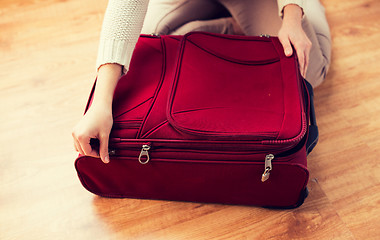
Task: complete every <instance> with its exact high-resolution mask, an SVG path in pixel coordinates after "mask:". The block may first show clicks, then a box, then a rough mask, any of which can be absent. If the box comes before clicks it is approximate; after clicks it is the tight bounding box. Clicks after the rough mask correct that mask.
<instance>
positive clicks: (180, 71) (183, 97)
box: [168, 33, 301, 140]
mask: <svg viewBox="0 0 380 240" xmlns="http://www.w3.org/2000/svg"><path fill="white" fill-rule="evenodd" d="M199 34H200V33H198V35H197V33H195V34H194V35H195V36H194V37H192V34H190V35H187V36H185V37H184V39H183V42H182V48H181V51H180V55H179V62H178V66H177V73H176V77H175V79H174V82H173V88H172V91H171V96H170V100H169V105H168V120H169V122H170V124H171V125H172V126H173V127H175V128H176V129H177V130H179V131H181V132H184V133H188V134H196V135H201V136H204V137H206V138H211V139H213V138H218V139H236V140H244V139H247V140H275V139H277V138H278V135H279V132H280V131H281V129H282V128H283V123H284V118H285V117H286V110H287V108H289V107H293V108H294V109H295V110H297V109H298V110H299V112H300V106H299V105H298V106H285V103H286V101H284V95H285V93H284V91H286V90H287V87H285V86H284V84H285V83H284V79H283V74H282V71H281V70H282V69H281V67H282V66H281V61H280V57H279V56H275V55H273V51H274V47H273V44H272V41H270V40H267V39H262V40H261V38H259V37H252V38H251V42H250V44H251V46H252V49H253V50H255V47H257V46H259V47H260V49H261V50H260V51H259V53H258V54H257V55H258V56H251V57H249V56H250V55H247V53H246V51H243V50H247V49H248V46H249V44H248V43H247V38H244V40H242V41H244V44H245V45H244V47H245V48H243V49H242V51H241V52H242V54H241V57H239V53H234V54H233V56H232V57H228V56H226V53H225V52H224V51H223V52H222V53H220V54H219V53H218V52H217V50H215V49H219V48H218V47H214V48H213V49H209V48H207V47H208V46H206V47H205V46H203V45H202V44H203V43H204V42H207V41H205V40H204V37H205V36H206V38H207V37H208V36H209V35H207V34H206V35H204V36H199ZM212 37H215V36H212ZM198 38H200V39H202V41H197V40H198ZM217 43H219V44H224V47H225V48H227V49H229V48H236V49H238V46H239V44H241V42H239V41H238V40H236V39H234V40H233V41H229V39H228V38H223V37H222V40H221V41H220V42H219V41H217ZM257 43H259V44H257ZM262 48H267V49H268V50H267V51H265V50H263V49H262ZM265 52H268V53H269V54H268V55H266V54H265ZM252 54H254V51H253V52H252ZM296 80H297V79H295V80H294V81H296ZM298 97H299V96H298ZM294 123H296V124H297V123H298V125H299V126H301V116H299V119H296V121H295V122H294ZM298 132H300V130H298Z"/></svg>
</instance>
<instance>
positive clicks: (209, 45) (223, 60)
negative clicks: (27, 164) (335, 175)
mask: <svg viewBox="0 0 380 240" xmlns="http://www.w3.org/2000/svg"><path fill="white" fill-rule="evenodd" d="M283 52H284V51H283V48H282V46H281V44H280V42H279V40H278V39H277V38H276V37H265V36H263V37H247V36H232V35H221V34H212V33H204V32H192V33H189V34H187V35H185V36H160V37H158V36H149V35H141V37H140V38H139V41H138V43H137V45H136V48H135V51H134V54H133V57H132V61H131V65H130V70H129V71H128V73H127V74H126V75H125V76H123V77H122V78H121V79H120V80H119V82H118V85H117V87H116V90H115V94H114V100H113V117H114V125H113V128H112V131H111V135H110V142H109V144H110V145H109V148H110V163H109V164H104V163H103V162H102V161H101V160H100V159H98V158H93V157H88V156H79V157H78V158H77V160H76V161H75V167H76V170H77V172H78V176H79V179H80V181H81V183H82V184H83V186H84V187H85V188H86V189H87V190H88V191H90V192H92V193H94V194H97V195H100V196H103V197H117V198H124V197H128V198H142V199H162V200H178V201H191V202H204V203H224V204H242V205H257V206H265V207H284V208H285V207H297V206H299V205H300V204H302V203H303V201H304V199H305V197H306V196H307V188H306V185H307V182H308V178H309V172H308V170H307V159H306V156H307V153H308V152H310V151H311V149H312V148H313V147H314V145H315V144H316V142H317V137H318V131H317V127H316V125H315V117H314V111H313V108H312V96H311V93H312V88H311V87H310V85H309V84H308V83H307V82H306V81H305V80H304V79H303V78H302V76H301V75H300V73H299V69H298V62H297V59H296V57H295V56H292V57H286V56H285V55H284V53H283ZM94 89H95V85H94V88H93V90H92V93H91V96H90V99H89V102H88V104H87V109H88V108H89V107H90V105H91V100H92V95H93V92H94ZM95 145H96V144H95ZM94 147H96V146H94Z"/></svg>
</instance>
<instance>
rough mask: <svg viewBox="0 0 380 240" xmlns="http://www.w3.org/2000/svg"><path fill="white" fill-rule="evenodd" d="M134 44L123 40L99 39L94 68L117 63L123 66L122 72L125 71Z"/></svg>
mask: <svg viewBox="0 0 380 240" xmlns="http://www.w3.org/2000/svg"><path fill="white" fill-rule="evenodd" d="M135 45H136V43H130V42H127V41H123V40H115V39H102V40H100V43H99V50H98V57H97V60H96V70H98V69H99V67H100V66H102V65H104V64H107V63H117V64H120V65H122V66H123V73H126V72H127V71H128V68H129V63H130V61H131V58H132V53H133V50H134V48H135Z"/></svg>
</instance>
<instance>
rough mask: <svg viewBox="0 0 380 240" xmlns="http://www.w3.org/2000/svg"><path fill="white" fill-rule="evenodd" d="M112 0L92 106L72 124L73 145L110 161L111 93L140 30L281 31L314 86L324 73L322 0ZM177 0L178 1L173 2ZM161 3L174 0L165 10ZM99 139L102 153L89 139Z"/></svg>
mask: <svg viewBox="0 0 380 240" xmlns="http://www.w3.org/2000/svg"><path fill="white" fill-rule="evenodd" d="M148 1H149V0H110V1H109V3H108V7H107V10H106V13H105V16H104V21H103V27H102V32H101V37H100V45H99V53H98V59H97V67H98V77H97V86H96V90H95V93H94V98H93V102H92V106H91V108H90V109H89V110H88V111H87V113H86V114H85V115H84V116H83V118H82V119H81V121H80V122H79V123H78V124H77V125H76V126H75V128H74V130H73V133H72V135H73V137H74V144H75V149H76V150H77V151H78V152H79V153H81V154H82V155H89V156H94V157H100V158H101V159H102V161H103V162H104V163H108V162H109V156H108V138H109V134H110V131H111V128H112V124H113V119H112V99H113V92H114V90H115V87H116V84H117V81H118V80H119V78H120V76H121V75H122V74H123V73H126V72H127V71H128V67H129V61H130V59H131V56H132V52H133V50H134V46H135V44H136V42H137V39H138V37H139V34H140V32H141V30H142V27H143V23H144V18H145V17H146V15H147V18H146V20H145V25H144V29H143V30H144V31H145V32H147V31H149V32H154V33H156V34H185V33H186V32H189V31H195V30H196V31H208V32H216V33H228V34H244V35H260V34H268V35H278V37H279V40H280V42H281V44H282V45H283V47H284V51H285V55H286V56H291V55H292V54H293V49H292V47H291V46H292V45H293V47H294V49H295V51H296V53H295V54H297V57H298V61H299V66H300V71H301V74H302V75H303V76H304V77H305V78H306V79H308V81H309V82H310V83H311V84H312V85H313V86H314V87H315V86H318V85H319V84H320V83H321V82H322V81H323V80H324V78H325V75H326V73H327V70H328V66H329V63H330V55H331V40H330V33H329V28H328V24H327V21H326V17H325V14H324V8H323V6H322V5H321V4H320V3H319V0H305V1H303V0H277V1H276V0H170V4H168V3H167V2H168V0H157V1H154V0H151V1H152V2H151V3H150V6H149V11H148V14H146V12H147V9H148ZM173 2H175V3H174V4H173ZM163 6H170V8H169V9H166V11H162V7H163ZM155 10H156V12H155ZM91 138H97V139H99V141H100V148H99V154H98V153H97V152H96V151H95V150H93V149H92V148H91V146H90V139H91Z"/></svg>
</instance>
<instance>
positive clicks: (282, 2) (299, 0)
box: [277, 0, 303, 18]
mask: <svg viewBox="0 0 380 240" xmlns="http://www.w3.org/2000/svg"><path fill="white" fill-rule="evenodd" d="M277 3H278V14H279V15H280V17H281V18H282V17H283V16H284V7H285V6H286V5H289V4H295V5H298V6H299V7H300V8H302V11H303V0H278V1H277Z"/></svg>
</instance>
